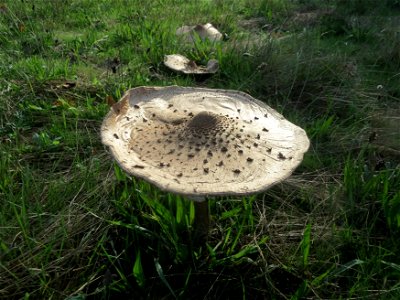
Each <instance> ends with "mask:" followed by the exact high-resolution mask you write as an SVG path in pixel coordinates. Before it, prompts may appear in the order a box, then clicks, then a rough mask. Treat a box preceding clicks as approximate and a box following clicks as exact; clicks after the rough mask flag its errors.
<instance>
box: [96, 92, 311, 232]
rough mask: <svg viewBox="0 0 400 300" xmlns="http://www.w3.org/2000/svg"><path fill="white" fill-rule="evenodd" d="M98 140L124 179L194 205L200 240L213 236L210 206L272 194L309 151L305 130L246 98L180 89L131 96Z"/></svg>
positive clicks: (108, 119) (114, 111) (113, 114)
mask: <svg viewBox="0 0 400 300" xmlns="http://www.w3.org/2000/svg"><path fill="white" fill-rule="evenodd" d="M101 138H102V142H103V144H105V145H106V146H108V147H109V149H110V151H111V154H112V156H113V157H114V159H115V160H116V161H117V163H118V164H119V165H120V166H121V167H122V169H124V170H125V171H126V172H127V173H129V174H131V175H133V176H135V177H138V178H142V179H144V180H146V181H148V182H150V183H152V184H154V185H155V186H157V187H159V188H160V189H162V190H165V191H169V192H172V193H175V194H180V195H184V196H186V197H187V198H188V199H190V200H193V201H195V206H196V217H195V222H196V226H197V229H196V230H197V231H198V233H199V234H200V235H202V234H203V235H204V234H205V233H206V232H207V230H208V222H209V219H208V218H209V216H208V211H207V207H208V203H207V201H206V200H207V199H208V198H210V197H213V196H221V195H233V196H235V195H236V196H238V195H249V194H253V193H258V192H262V191H264V190H266V189H268V188H269V187H271V186H272V185H274V184H276V183H278V182H280V181H282V180H284V179H286V178H287V177H288V176H290V174H291V173H292V172H293V171H294V169H295V168H296V167H297V166H298V165H299V164H300V163H301V161H302V159H303V155H304V153H305V152H306V151H307V150H308V147H309V140H308V138H307V135H306V133H305V131H304V130H303V129H301V128H300V127H298V126H296V125H294V124H292V123H290V122H289V121H288V120H286V119H285V118H284V117H283V116H282V115H281V114H279V113H278V112H276V111H275V110H274V109H272V108H270V107H269V106H267V105H266V104H265V103H263V102H261V101H258V100H256V99H254V98H252V97H251V96H249V95H248V94H245V93H243V92H238V91H233V90H218V89H206V88H192V87H178V86H167V87H137V88H133V89H130V90H129V91H127V92H126V93H125V95H124V96H123V97H122V99H121V100H120V101H119V102H117V103H116V104H114V106H113V107H112V109H111V110H110V112H109V113H108V114H107V116H106V117H105V119H104V121H103V124H102V127H101Z"/></svg>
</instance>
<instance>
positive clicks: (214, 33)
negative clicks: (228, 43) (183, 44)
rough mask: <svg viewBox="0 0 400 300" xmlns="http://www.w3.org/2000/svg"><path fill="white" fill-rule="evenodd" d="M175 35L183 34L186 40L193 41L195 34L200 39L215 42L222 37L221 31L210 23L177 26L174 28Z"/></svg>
mask: <svg viewBox="0 0 400 300" xmlns="http://www.w3.org/2000/svg"><path fill="white" fill-rule="evenodd" d="M176 35H178V36H183V37H184V38H185V39H186V41H187V42H192V43H194V42H195V40H196V36H198V37H199V38H200V39H201V40H202V41H204V40H206V39H208V40H209V41H211V42H217V41H221V40H222V39H223V35H222V33H221V32H219V31H218V29H216V28H215V27H214V26H213V25H212V24H211V23H207V24H204V25H201V24H198V25H195V26H187V25H185V26H182V27H179V28H178V29H177V30H176Z"/></svg>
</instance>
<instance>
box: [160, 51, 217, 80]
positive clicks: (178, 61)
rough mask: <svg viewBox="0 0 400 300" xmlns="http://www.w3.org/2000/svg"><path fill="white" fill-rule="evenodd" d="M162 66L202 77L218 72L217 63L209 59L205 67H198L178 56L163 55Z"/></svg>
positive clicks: (185, 58)
mask: <svg viewBox="0 0 400 300" xmlns="http://www.w3.org/2000/svg"><path fill="white" fill-rule="evenodd" d="M164 65H166V66H167V67H168V68H170V69H172V70H174V71H176V72H182V73H184V74H194V75H204V74H213V73H216V72H217V71H218V67H219V66H218V61H217V60H215V59H210V60H209V61H208V63H207V66H206V67H204V66H198V65H197V64H196V63H195V62H194V61H192V60H190V59H188V58H187V57H185V56H183V55H180V54H171V55H165V57H164Z"/></svg>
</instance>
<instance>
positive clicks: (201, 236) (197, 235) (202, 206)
mask: <svg viewBox="0 0 400 300" xmlns="http://www.w3.org/2000/svg"><path fill="white" fill-rule="evenodd" d="M194 209H195V217H194V241H195V243H198V244H203V243H205V242H206V241H207V237H208V231H209V226H210V216H209V211H208V200H207V199H206V200H204V201H201V202H198V201H195V202H194Z"/></svg>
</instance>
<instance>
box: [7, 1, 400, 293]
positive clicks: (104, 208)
mask: <svg viewBox="0 0 400 300" xmlns="http://www.w3.org/2000/svg"><path fill="white" fill-rule="evenodd" d="M399 9H400V5H399V1H397V0H386V1H380V2H379V5H378V4H377V2H376V1H342V0H332V1H320V0H313V1H302V0H297V1H282V0H254V1H247V0H237V1H206V0H204V1H180V0H170V1H139V0H132V1H123V0H120V1H108V0H100V1H96V2H93V1H89V0H79V1H76V0H68V1H11V0H10V1H5V2H4V1H3V2H0V61H1V64H0V199H1V201H0V298H1V299H21V298H23V299H69V300H77V299H116V298H118V299H175V298H177V299H238V298H242V299H305V298H307V299H349V298H352V299H353V298H354V299H369V298H371V299H398V298H399V297H400V280H399V279H400V258H399V249H400V242H399V241H400V168H399V166H400V165H399V164H400V128H399V125H398V124H399V122H398V120H399V115H400V106H399V99H400V89H399V87H400V76H399V65H400V36H399V32H398V22H399V19H398V13H399ZM207 22H211V23H212V24H213V25H214V26H216V27H217V28H218V29H219V30H220V31H221V32H223V33H224V34H225V35H226V39H225V40H224V41H222V42H219V43H211V42H209V41H204V42H203V41H200V40H197V41H196V43H195V44H185V43H183V42H182V41H181V40H180V39H179V38H178V37H177V36H175V30H176V29H177V28H178V27H179V26H182V25H194V24H198V23H203V24H204V23H207ZM172 53H180V54H183V55H186V56H187V57H189V58H190V59H193V60H195V61H196V62H197V63H205V62H206V61H208V60H209V59H211V58H214V59H217V60H218V61H219V62H220V71H219V72H218V73H217V74H215V75H213V76H212V77H209V78H206V79H203V80H198V79H197V78H194V77H191V76H184V75H180V74H175V73H172V72H171V71H169V70H168V69H166V68H165V67H164V65H163V63H162V62H163V57H164V55H166V54H172ZM174 84H175V85H182V86H203V87H211V88H224V89H237V90H242V91H244V92H247V93H249V94H251V95H252V96H254V97H256V98H258V99H261V100H262V101H265V102H266V103H268V104H269V105H270V106H272V107H273V108H275V109H277V110H278V111H279V112H281V113H282V114H283V115H284V116H285V117H286V118H288V119H289V120H291V121H292V122H294V123H296V124H298V125H300V126H301V127H303V128H305V129H306V131H307V133H308V136H309V137H310V139H311V147H310V150H309V152H308V153H307V154H306V156H305V158H304V161H303V163H302V165H301V166H300V167H299V168H298V169H297V170H296V172H295V173H294V174H293V176H291V177H290V178H289V179H288V180H286V181H285V182H282V183H280V184H278V185H276V186H275V187H273V188H271V189H270V190H268V191H267V192H266V193H263V194H259V195H254V196H252V197H244V198H232V197H219V198H216V199H213V200H211V201H210V202H209V203H210V204H209V205H210V212H211V216H212V222H211V223H212V226H211V229H210V235H209V240H208V242H207V244H206V245H205V246H204V247H199V246H198V245H196V244H193V242H192V241H193V239H192V232H193V230H192V229H193V222H194V206H193V203H191V202H189V201H187V200H186V199H184V198H182V197H180V196H177V195H172V194H169V193H166V192H163V191H160V190H158V189H156V188H155V187H153V186H151V185H149V184H148V183H146V182H144V181H141V180H137V179H135V178H131V177H129V176H127V175H126V174H125V173H124V172H123V171H122V170H121V169H120V168H119V167H118V166H117V165H116V164H115V163H114V162H113V161H112V159H111V156H110V155H109V153H108V152H107V149H104V147H103V146H102V144H101V141H100V137H99V128H100V125H101V122H102V119H103V118H104V116H105V114H106V113H107V112H108V110H109V106H110V105H112V103H114V102H115V101H117V100H118V99H119V98H120V97H121V96H122V95H123V93H124V92H125V91H126V90H127V89H129V88H131V87H136V86H141V85H154V86H158V85H161V86H165V85H174Z"/></svg>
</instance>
